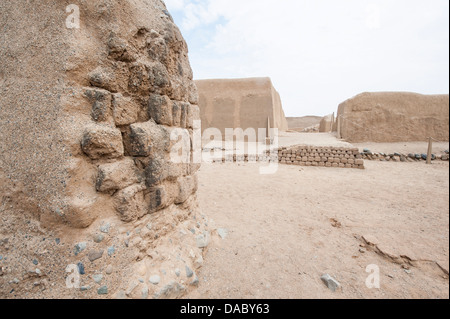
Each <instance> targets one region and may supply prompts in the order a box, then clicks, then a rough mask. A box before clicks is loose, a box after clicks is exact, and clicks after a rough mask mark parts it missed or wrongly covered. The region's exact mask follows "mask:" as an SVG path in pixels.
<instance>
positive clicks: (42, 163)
mask: <svg viewBox="0 0 450 319" xmlns="http://www.w3.org/2000/svg"><path fill="white" fill-rule="evenodd" d="M73 5H76V6H77V8H78V10H79V12H78V13H79V22H80V24H79V27H78V28H68V27H66V24H65V22H66V19H68V18H69V17H70V16H69V14H75V12H76V11H72V13H70V12H69V11H70V10H69V11H66V10H67V8H70V7H72V8H73ZM0 26H2V32H1V34H0V42H1V43H2V44H1V45H0V137H1V138H0V173H1V176H0V177H1V178H0V182H1V183H0V200H1V201H2V202H1V203H0V207H1V209H0V213H1V214H2V218H3V220H4V221H5V225H9V226H8V227H5V228H3V229H0V230H1V231H0V240H3V238H4V237H5V238H9V240H11V242H13V245H14V247H16V248H17V249H16V250H15V251H14V252H13V251H10V252H8V257H9V258H8V267H9V269H12V272H11V273H10V274H8V275H7V276H6V277H8V278H7V279H5V280H7V281H9V280H12V279H13V278H15V277H17V278H19V279H21V278H23V277H24V275H23V274H22V273H20V271H21V270H22V269H23V267H21V265H22V263H24V264H26V266H30V267H33V264H30V265H28V264H27V263H28V262H29V261H30V260H33V259H34V258H38V259H39V269H40V271H41V272H42V274H43V276H42V277H45V278H47V279H48V280H49V281H51V282H52V283H55V284H54V285H52V286H49V285H47V286H46V289H45V290H43V291H40V290H39V291H37V290H36V289H34V290H33V287H31V288H30V285H32V284H33V283H32V282H31V281H26V280H23V281H21V282H20V283H19V284H17V286H15V288H14V290H15V293H17V295H18V296H19V297H20V296H21V295H20V293H22V292H23V293H29V294H32V295H28V297H35V298H49V297H55V296H57V297H58V298H74V297H75V298H97V297H105V298H111V297H114V296H116V297H125V298H144V299H146V298H152V297H153V298H169V297H179V296H180V295H182V294H184V293H185V292H186V291H188V290H189V289H191V287H195V286H196V285H197V284H198V282H199V279H198V277H197V276H196V274H195V272H196V270H197V269H198V268H199V267H201V263H202V260H203V259H202V256H203V250H204V249H205V247H206V246H207V243H206V244H205V240H203V241H202V239H204V238H209V234H210V232H209V230H208V227H207V221H206V217H205V216H203V215H201V214H200V209H199V207H198V203H197V197H196V191H197V175H196V172H197V171H198V169H199V167H200V164H195V163H193V162H192V161H187V162H183V164H177V163H174V162H172V161H171V158H170V152H171V151H172V148H173V147H174V145H175V143H176V141H172V140H171V134H172V133H173V132H174V131H175V130H177V131H178V133H179V134H183V135H184V136H187V137H188V138H187V140H183V143H184V146H185V148H184V150H185V151H187V154H185V156H186V157H187V159H188V160H189V159H191V157H192V145H193V143H192V141H191V140H192V138H193V134H194V133H193V131H194V130H193V125H194V121H195V120H197V119H200V111H199V108H198V106H197V105H198V93H197V89H196V86H195V83H194V81H193V72H192V69H191V67H190V64H189V59H188V48H187V44H186V42H185V40H184V39H183V37H182V35H181V32H180V30H179V29H178V28H177V26H176V25H175V23H174V21H173V19H172V17H171V15H170V13H169V12H168V11H167V8H166V6H165V4H164V3H163V2H162V1H160V0H133V1H109V0H92V1H79V2H76V3H75V4H74V3H73V2H72V1H69V0H67V1H66V0H61V1H50V0H43V1H41V2H39V4H37V3H30V2H29V1H26V0H17V1H2V2H0ZM177 144H178V143H177ZM3 176H4V180H5V182H3ZM11 187H13V189H12V190H10V188H11ZM3 194H6V195H3ZM4 201H7V202H8V208H10V209H9V210H8V211H7V212H5V211H4V210H3V208H4V207H6V206H5V205H6V204H4V203H3V202H4ZM10 202H11V205H9V203H10ZM23 203H27V207H24V205H23ZM23 216H26V217H23ZM18 219H20V222H18V221H17V220H18ZM27 220H28V223H27ZM9 221H12V222H9ZM30 221H31V225H38V226H36V228H37V229H39V237H44V238H46V239H47V240H45V242H42V243H41V244H39V245H44V244H48V245H49V246H48V247H47V246H46V247H45V249H41V248H39V249H38V246H37V244H36V245H28V244H26V245H24V241H25V240H26V239H24V238H26V237H23V236H21V237H17V238H15V236H14V234H15V233H18V232H20V229H21V228H24V227H27V225H29V224H30ZM104 225H108V227H107V229H106V230H105V227H104ZM99 235H101V239H100V240H98V238H99ZM37 237H38V236H36V238H37ZM50 238H52V239H53V238H54V239H55V241H53V240H52V241H50ZM56 239H57V241H56ZM40 242H41V241H40ZM50 242H53V243H55V242H56V243H57V244H56V245H50ZM49 247H50V248H49ZM72 247H75V250H72ZM77 247H78V248H77ZM80 247H82V248H83V249H79V248H80ZM38 250H39V251H41V250H42V251H49V253H46V254H41V253H40V252H39V253H38V252H37V251H38ZM50 252H51V253H50ZM31 256H34V257H33V258H31ZM36 256H38V257H36ZM93 256H98V258H97V257H95V258H93ZM68 265H82V266H83V267H81V266H79V269H83V274H81V275H82V276H81V279H82V282H81V284H82V286H83V287H84V288H86V289H81V288H80V289H67V288H66V284H65V278H66V277H67V273H65V272H64V270H65V269H66V267H67V266H68ZM111 268H112V269H114V271H113V272H110V271H108V272H107V271H106V269H111ZM161 269H164V272H163V271H161ZM185 269H189V272H188V271H180V270H185ZM100 274H101V275H103V278H104V279H103V281H102V286H101V287H100V286H99V287H97V283H96V282H93V281H92V280H91V278H92V276H94V275H100ZM156 275H157V276H159V277H160V281H159V282H158V283H156V281H154V280H153V281H150V280H149V279H150V278H152V277H153V276H156ZM43 286H44V284H43ZM87 287H92V289H87ZM93 287H96V288H98V290H97V289H94V288H93ZM5 291H6V290H5ZM9 291H10V289H8V292H9ZM2 293H3V291H2V290H1V289H0V297H3V296H5V295H3V294H2ZM33 293H34V294H33Z"/></svg>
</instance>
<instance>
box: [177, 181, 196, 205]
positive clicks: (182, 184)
mask: <svg viewBox="0 0 450 319" xmlns="http://www.w3.org/2000/svg"><path fill="white" fill-rule="evenodd" d="M197 189H198V178H197V175H195V176H186V177H180V178H178V196H177V198H176V199H175V204H182V203H184V202H185V201H186V200H188V198H189V197H190V196H191V195H192V194H194V193H195V192H196V191H197Z"/></svg>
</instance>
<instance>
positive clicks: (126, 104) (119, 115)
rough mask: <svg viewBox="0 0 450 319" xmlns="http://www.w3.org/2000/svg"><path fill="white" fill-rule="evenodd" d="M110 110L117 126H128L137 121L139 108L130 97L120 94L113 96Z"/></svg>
mask: <svg viewBox="0 0 450 319" xmlns="http://www.w3.org/2000/svg"><path fill="white" fill-rule="evenodd" d="M112 108H113V114H114V122H115V123H116V125H117V126H124V125H130V124H133V123H135V122H137V120H138V116H139V108H140V106H139V105H138V104H137V103H135V102H134V101H133V99H132V98H131V97H125V96H123V95H122V94H120V93H116V94H113V98H112Z"/></svg>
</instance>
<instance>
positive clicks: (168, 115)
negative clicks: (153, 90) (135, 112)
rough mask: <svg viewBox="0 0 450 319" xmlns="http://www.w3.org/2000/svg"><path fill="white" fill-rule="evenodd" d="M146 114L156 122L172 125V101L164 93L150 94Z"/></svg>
mask: <svg viewBox="0 0 450 319" xmlns="http://www.w3.org/2000/svg"><path fill="white" fill-rule="evenodd" d="M177 114H178V113H176V114H175V115H177ZM148 115H149V116H150V118H152V119H153V120H155V122H156V123H158V124H161V125H167V126H172V124H173V119H172V116H173V103H172V102H171V101H170V99H169V97H167V96H165V95H158V94H152V95H151V96H150V98H149V101H148ZM178 122H179V120H178Z"/></svg>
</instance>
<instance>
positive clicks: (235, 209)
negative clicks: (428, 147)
mask: <svg viewBox="0 0 450 319" xmlns="http://www.w3.org/2000/svg"><path fill="white" fill-rule="evenodd" d="M386 146H388V145H386ZM258 168H259V164H204V165H203V166H202V168H201V171H200V173H199V179H200V180H199V198H200V205H201V208H202V209H203V213H204V214H206V215H207V216H208V217H209V218H210V219H212V220H213V221H211V225H210V226H211V227H212V228H213V229H214V228H225V229H227V230H228V236H227V237H226V238H225V239H221V238H220V237H219V236H213V241H212V243H211V244H210V246H209V247H208V252H207V254H206V258H205V263H204V266H203V268H202V269H201V270H200V273H199V277H200V280H201V281H200V282H201V284H200V286H199V289H198V290H197V291H194V292H192V293H191V294H190V295H188V296H187V297H188V298H263V299H264V298H448V297H449V281H448V268H449V257H448V256H449V199H448V196H449V164H448V162H434V163H433V164H432V165H426V164H424V163H422V162H421V163H384V162H371V161H366V169H365V170H352V169H339V168H315V167H297V166H285V165H280V166H279V169H278V172H277V173H276V174H274V175H260V174H259V171H258ZM363 236H365V238H366V239H368V240H370V241H371V242H374V243H375V246H369V245H366V242H365V241H364V239H363V238H362V237H363ZM372 238H373V239H372ZM360 250H361V251H360ZM372 264H375V265H377V266H378V267H379V269H380V285H381V287H380V289H368V288H367V287H366V284H365V282H366V278H367V277H368V276H369V273H366V267H367V266H369V265H372ZM404 268H407V269H404ZM325 273H328V274H330V275H331V276H333V277H334V278H335V279H337V280H338V281H339V282H340V283H341V285H342V290H341V291H338V292H336V293H333V292H331V291H330V290H328V288H326V286H325V285H324V284H323V283H322V282H321V279H320V277H321V276H322V275H323V274H325Z"/></svg>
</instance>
